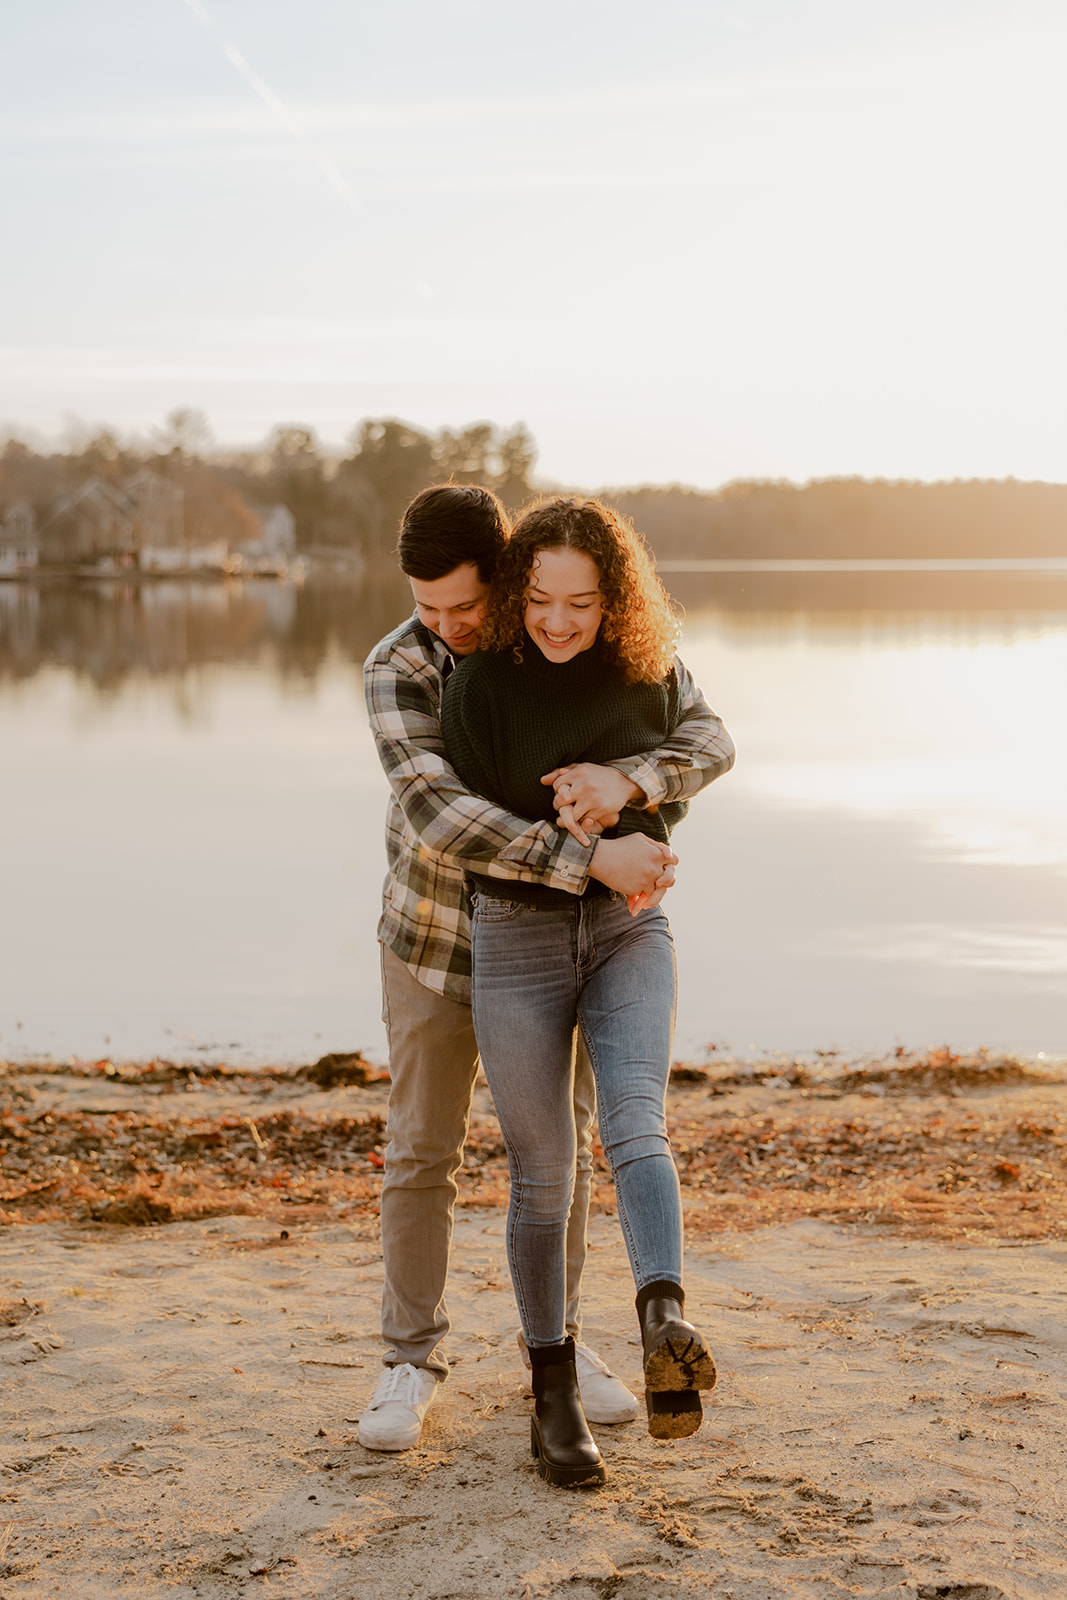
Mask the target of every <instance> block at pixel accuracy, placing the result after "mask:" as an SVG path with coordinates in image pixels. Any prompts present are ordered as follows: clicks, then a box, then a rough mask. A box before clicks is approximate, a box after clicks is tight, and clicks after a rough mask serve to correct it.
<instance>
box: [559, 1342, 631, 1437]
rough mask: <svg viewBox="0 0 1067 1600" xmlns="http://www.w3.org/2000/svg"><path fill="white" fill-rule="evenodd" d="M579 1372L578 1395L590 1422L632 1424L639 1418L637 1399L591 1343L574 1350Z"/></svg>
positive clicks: (577, 1345)
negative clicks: (592, 1347)
mask: <svg viewBox="0 0 1067 1600" xmlns="http://www.w3.org/2000/svg"><path fill="white" fill-rule="evenodd" d="M574 1365H575V1367H576V1369H577V1372H578V1392H579V1393H580V1394H581V1397H582V1410H583V1411H584V1412H585V1420H586V1421H587V1422H632V1421H633V1420H634V1418H635V1417H636V1415H637V1397H636V1395H632V1394H631V1393H630V1391H629V1389H628V1388H627V1387H626V1385H625V1384H624V1383H623V1381H622V1379H621V1378H617V1377H616V1376H615V1374H614V1372H612V1370H611V1368H610V1367H609V1366H608V1364H607V1362H606V1361H602V1360H601V1359H600V1357H599V1356H598V1355H597V1353H596V1351H595V1350H590V1348H589V1346H588V1345H587V1344H576V1345H575V1347H574Z"/></svg>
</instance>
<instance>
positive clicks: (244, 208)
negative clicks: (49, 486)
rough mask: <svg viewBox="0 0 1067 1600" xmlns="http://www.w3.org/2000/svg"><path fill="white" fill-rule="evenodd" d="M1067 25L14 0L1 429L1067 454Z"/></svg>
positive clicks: (604, 3)
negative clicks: (504, 431) (413, 435)
mask: <svg viewBox="0 0 1067 1600" xmlns="http://www.w3.org/2000/svg"><path fill="white" fill-rule="evenodd" d="M1065 46H1067V9H1065V8H1064V7H1063V6H1062V4H1061V3H1060V0H1010V3H1006V0H996V3H986V0H657V4H656V5H655V6H649V5H647V3H645V0H641V3H638V0H610V3H608V0H539V3H538V5H537V6H531V5H529V4H522V5H519V4H514V3H511V0H389V3H388V4H386V3H384V0H378V3H371V0H362V3H360V0H301V3H300V4H294V3H282V0H41V3H40V4H37V5H33V6H27V5H24V6H18V7H16V6H13V5H12V6H7V7H5V8H4V16H3V19H2V21H0V56H2V59H3V62H4V93H3V99H2V103H0V174H2V181H3V194H4V204H3V221H2V230H3V232H2V240H3V242H2V245H0V252H2V253H0V259H2V261H3V267H2V281H3V284H4V293H3V295H2V297H0V432H3V431H5V430H6V431H9V432H14V433H15V434H16V435H18V436H20V437H23V438H27V439H29V440H30V441H31V442H41V441H43V440H45V439H48V440H57V441H62V440H64V439H74V438H75V437H77V436H78V433H79V430H80V429H81V430H84V429H85V428H90V429H92V428H94V427H95V426H96V425H97V424H106V425H108V426H111V427H113V428H117V429H118V430H119V431H120V433H121V434H122V435H123V436H127V437H128V436H140V437H144V436H147V435H149V434H150V432H151V429H152V428H153V427H155V426H158V424H159V423H160V422H161V421H162V420H163V418H164V417H165V416H166V414H167V413H168V412H169V411H170V410H172V409H173V408H175V407H179V406H189V407H196V408H200V409H202V410H203V411H204V412H205V413H206V415H207V417H208V420H209V422H210V424H211V427H212V430H213V433H214V437H215V439H216V440H217V441H218V443H219V444H220V445H231V446H235V445H251V444H254V443H258V442H259V441H261V440H263V439H264V438H265V437H266V436H267V435H268V434H269V432H270V431H271V430H272V429H273V428H274V427H275V426H277V425H279V424H299V425H305V426H309V427H311V428H312V429H313V430H314V431H315V433H316V435H317V437H318V438H319V439H320V440H321V441H322V443H323V444H324V445H325V446H327V447H329V448H331V449H336V448H340V447H342V446H343V445H344V442H345V440H346V439H347V438H348V436H349V435H350V434H351V433H352V431H353V429H354V428H355V427H356V426H357V425H358V423H359V422H360V421H361V420H362V419H363V418H365V417H383V416H396V417H401V418H403V419H404V420H406V421H408V422H410V423H412V424H414V425H415V426H417V427H421V428H425V429H427V430H435V429H438V428H441V427H446V426H447V427H455V426H462V425H466V424H468V423H472V422H476V421H482V420H486V421H491V422H494V423H496V424H498V425H502V426H510V425H511V424H513V423H516V422H520V421H521V422H523V423H525V424H526V426H527V427H528V428H529V429H530V430H531V431H532V433H533V435H534V437H535V439H536V441H537V444H538V447H539V460H538V465H537V473H538V476H539V478H540V479H541V480H542V481H543V482H545V483H561V484H571V485H581V486H584V487H590V488H592V487H600V486H616V487H619V486H623V485H628V484H636V483H640V482H661V483H666V482H680V483H687V484H691V485H694V486H697V487H702V488H714V487H716V486H718V485H720V484H722V483H724V482H728V481H730V480H733V479H737V478H752V477H759V478H786V479H791V480H793V481H797V482H803V481H806V480H808V479H811V478H818V477H827V476H837V475H852V474H856V475H862V476H866V477H887V478H918V479H935V478H953V477H985V478H990V477H1004V476H1008V475H1014V476H1016V477H1019V478H1044V479H1050V480H1055V481H1063V480H1064V479H1065V478H1067V460H1065V452H1067V430H1065V428H1064V425H1063V424H1064V403H1063V377H1062V374H1063V373H1064V371H1065V370H1067V317H1065V314H1064V292H1063V285H1064V283H1065V282H1067V259H1065V258H1067V223H1065V222H1064V217H1063V183H1062V173H1061V164H1062V153H1063V150H1064V148H1065V147H1067V96H1065V95H1064V94H1063V91H1062V83H1063V77H1064V63H1065V54H1067V51H1065Z"/></svg>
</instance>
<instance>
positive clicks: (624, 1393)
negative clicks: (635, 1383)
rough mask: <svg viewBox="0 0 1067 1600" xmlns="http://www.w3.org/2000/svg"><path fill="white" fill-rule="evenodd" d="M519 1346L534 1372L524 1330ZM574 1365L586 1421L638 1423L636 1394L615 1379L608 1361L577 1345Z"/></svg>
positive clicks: (526, 1362)
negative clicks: (636, 1421) (634, 1421)
mask: <svg viewBox="0 0 1067 1600" xmlns="http://www.w3.org/2000/svg"><path fill="white" fill-rule="evenodd" d="M518 1345H519V1352H520V1354H521V1355H522V1361H523V1366H524V1367H525V1368H526V1370H527V1372H530V1371H532V1368H531V1366H530V1352H529V1351H528V1350H527V1348H526V1340H525V1339H524V1338H523V1336H522V1333H521V1331H520V1333H519V1338H518ZM574 1365H575V1369H576V1371H577V1373H578V1392H579V1394H580V1395H581V1398H582V1410H583V1411H584V1412H585V1420H586V1422H598V1423H605V1422H607V1423H612V1422H632V1421H633V1420H634V1418H635V1417H636V1415H637V1411H638V1405H637V1397H636V1395H632V1394H631V1393H630V1391H629V1389H628V1388H627V1387H626V1385H625V1384H624V1383H623V1381H622V1379H621V1378H618V1377H616V1376H615V1374H614V1372H612V1370H611V1368H610V1367H609V1366H608V1364H607V1362H606V1361H602V1360H601V1358H600V1357H599V1356H598V1355H597V1353H596V1351H595V1350H590V1348H589V1346H588V1345H587V1344H576V1345H575V1347H574Z"/></svg>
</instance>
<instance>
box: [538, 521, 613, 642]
mask: <svg viewBox="0 0 1067 1600" xmlns="http://www.w3.org/2000/svg"><path fill="white" fill-rule="evenodd" d="M603 614H604V608H603V605H602V603H601V597H600V573H599V572H598V570H597V565H596V562H595V561H594V560H593V558H592V556H587V555H585V554H584V552H583V551H581V550H567V549H553V550H539V551H538V552H537V555H536V556H534V560H533V566H532V567H531V568H530V581H529V583H528V585H527V588H526V631H527V633H528V634H529V635H530V638H531V639H532V640H533V642H534V644H535V645H536V646H537V648H538V649H539V650H540V651H541V654H542V655H543V656H544V657H545V658H546V659H547V660H548V661H572V660H573V659H574V657H575V656H578V655H581V653H582V651H583V650H588V649H590V648H591V646H592V644H593V641H594V639H595V638H596V636H597V630H598V628H599V627H600V619H601V617H602V616H603Z"/></svg>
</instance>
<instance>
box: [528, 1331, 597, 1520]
mask: <svg viewBox="0 0 1067 1600" xmlns="http://www.w3.org/2000/svg"><path fill="white" fill-rule="evenodd" d="M529 1351H530V1362H531V1365H532V1367H533V1392H534V1413H533V1416H532V1417H531V1418H530V1450H531V1452H532V1453H533V1456H534V1459H535V1460H536V1462H537V1470H538V1472H539V1473H540V1475H541V1477H542V1478H545V1479H546V1480H547V1481H548V1482H549V1483H556V1484H559V1485H561V1486H562V1487H564V1488H570V1489H578V1488H583V1487H588V1488H593V1487H594V1486H595V1485H596V1484H598V1483H603V1482H604V1481H605V1479H606V1478H607V1473H606V1472H605V1471H604V1463H603V1461H601V1459H600V1451H599V1450H598V1449H597V1447H596V1440H595V1439H594V1438H593V1435H592V1434H591V1433H590V1432H589V1427H588V1424H587V1423H586V1420H585V1416H584V1414H583V1412H582V1402H581V1397H580V1396H579V1393H578V1375H577V1373H576V1372H575V1370H574V1340H573V1339H564V1341H563V1343H562V1344H549V1345H533V1344H532V1345H530V1346H529Z"/></svg>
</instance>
